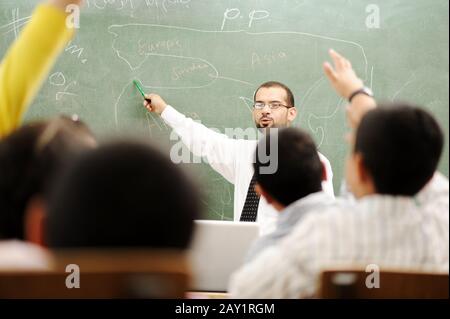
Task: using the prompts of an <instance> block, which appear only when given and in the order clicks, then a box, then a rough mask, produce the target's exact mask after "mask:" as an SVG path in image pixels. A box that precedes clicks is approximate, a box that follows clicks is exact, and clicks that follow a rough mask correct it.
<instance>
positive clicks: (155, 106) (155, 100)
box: [144, 94, 167, 115]
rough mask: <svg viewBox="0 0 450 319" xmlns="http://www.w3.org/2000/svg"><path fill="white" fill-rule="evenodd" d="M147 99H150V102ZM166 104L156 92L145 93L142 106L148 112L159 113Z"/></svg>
mask: <svg viewBox="0 0 450 319" xmlns="http://www.w3.org/2000/svg"><path fill="white" fill-rule="evenodd" d="M148 101H150V103H149V102H148ZM166 106H167V103H166V102H165V101H164V100H163V99H162V98H161V97H160V96H159V95H158V94H146V95H145V101H144V107H145V108H146V109H147V110H149V111H150V112H154V113H156V114H159V115H161V113H162V112H163V111H164V110H165V108H166Z"/></svg>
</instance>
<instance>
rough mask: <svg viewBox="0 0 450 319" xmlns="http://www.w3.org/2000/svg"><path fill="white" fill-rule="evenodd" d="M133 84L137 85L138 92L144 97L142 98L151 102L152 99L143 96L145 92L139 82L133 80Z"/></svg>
mask: <svg viewBox="0 0 450 319" xmlns="http://www.w3.org/2000/svg"><path fill="white" fill-rule="evenodd" d="M133 83H134V85H135V86H136V87H137V89H138V90H139V92H141V94H142V97H143V98H144V100H146V101H147V102H148V103H152V100H150V99H147V98H146V97H145V93H144V90H143V89H142V88H141V86H140V85H139V83H138V82H137V81H136V80H133Z"/></svg>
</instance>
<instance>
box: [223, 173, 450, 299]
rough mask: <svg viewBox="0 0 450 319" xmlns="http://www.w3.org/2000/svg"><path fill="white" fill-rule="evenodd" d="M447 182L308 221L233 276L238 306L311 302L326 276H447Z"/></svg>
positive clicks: (331, 211)
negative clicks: (369, 271)
mask: <svg viewBox="0 0 450 319" xmlns="http://www.w3.org/2000/svg"><path fill="white" fill-rule="evenodd" d="M448 204H449V192H448V180H447V179H446V178H444V177H443V176H441V175H436V176H435V177H434V178H433V179H432V181H431V182H430V183H429V185H427V186H426V187H425V188H424V190H423V191H421V192H420V193H419V194H418V195H417V196H416V197H394V196H383V195H370V196H365V197H363V198H362V199H360V200H358V201H356V203H355V204H354V205H342V204H337V205H335V206H334V207H332V208H329V209H327V210H325V211H323V212H322V213H321V214H314V213H310V214H308V216H305V218H304V219H303V220H302V221H301V222H300V223H299V224H298V225H297V226H296V227H295V228H294V229H293V231H292V233H291V234H290V235H288V236H287V237H285V238H284V239H283V240H282V241H281V242H280V243H279V244H277V245H275V246H273V247H270V248H267V249H266V250H265V251H263V252H262V253H261V254H260V255H259V256H258V257H257V258H256V259H255V260H253V261H252V262H250V263H248V264H246V265H245V266H244V267H243V268H241V269H239V270H238V271H237V272H235V273H234V274H233V275H232V277H231V281H230V287H229V288H230V289H229V292H230V293H231V295H232V296H233V297H236V298H299V297H308V296H312V295H313V294H314V293H315V292H316V291H317V288H318V284H319V276H320V274H321V272H322V271H323V270H325V269H330V268H336V267H352V268H354V267H362V269H365V268H366V266H368V265H370V264H375V265H377V266H378V267H379V268H380V270H381V271H383V269H399V270H411V271H436V272H446V273H448V271H449V257H448V256H449V211H448V209H449V206H448Z"/></svg>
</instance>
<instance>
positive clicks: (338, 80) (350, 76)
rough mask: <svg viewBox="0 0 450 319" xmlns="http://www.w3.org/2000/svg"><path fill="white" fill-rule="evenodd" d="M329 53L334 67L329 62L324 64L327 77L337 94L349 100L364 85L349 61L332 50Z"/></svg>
mask: <svg viewBox="0 0 450 319" xmlns="http://www.w3.org/2000/svg"><path fill="white" fill-rule="evenodd" d="M329 53H330V57H331V59H332V60H333V64H334V67H333V66H332V65H331V64H330V63H329V62H325V63H324V64H323V69H324V71H325V75H326V76H327V78H328V80H330V83H331V85H332V86H333V88H334V89H335V90H336V92H337V93H338V94H339V95H340V96H342V97H343V98H345V99H348V98H349V97H350V95H351V94H352V93H353V92H355V91H356V90H359V89H361V88H362V87H363V86H364V83H363V81H362V80H361V79H360V78H358V76H357V75H356V73H355V71H354V70H353V68H352V64H351V63H350V61H349V60H347V59H346V58H344V57H343V56H342V55H340V54H339V53H337V52H336V51H334V50H332V49H331V50H330V51H329Z"/></svg>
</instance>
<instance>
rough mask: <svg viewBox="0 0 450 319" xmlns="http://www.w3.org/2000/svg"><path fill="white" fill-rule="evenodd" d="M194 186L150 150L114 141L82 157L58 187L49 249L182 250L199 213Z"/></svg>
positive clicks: (51, 213)
mask: <svg viewBox="0 0 450 319" xmlns="http://www.w3.org/2000/svg"><path fill="white" fill-rule="evenodd" d="M199 209H200V206H199V197H198V194H197V190H196V187H195V186H194V185H193V184H192V182H191V180H190V179H189V178H188V177H187V176H186V175H185V173H184V172H183V171H182V170H181V169H180V168H179V167H177V166H175V165H174V164H173V163H172V162H171V161H170V159H169V158H168V157H167V156H165V155H163V154H162V153H160V152H159V151H158V150H156V149H154V148H153V147H151V146H149V145H146V144H140V143H135V142H115V143H113V144H109V145H104V146H101V147H99V148H98V149H96V150H93V151H92V152H89V153H87V154H84V155H83V156H81V157H80V158H79V159H78V160H77V161H76V162H75V163H74V164H73V165H72V167H71V168H70V169H68V170H67V172H66V174H64V175H63V176H62V177H61V178H60V179H59V180H58V181H57V182H56V183H55V188H54V192H52V195H51V200H50V202H49V209H48V211H49V214H48V220H47V228H46V229H47V243H48V245H49V246H50V247H53V248H178V249H179V248H181V249H183V248H186V247H187V246H188V244H189V241H190V238H191V235H192V231H193V220H194V219H195V218H197V216H198V214H199Z"/></svg>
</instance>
